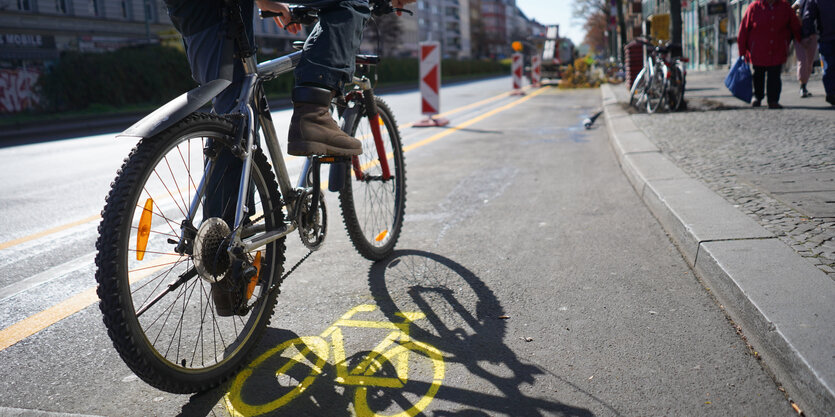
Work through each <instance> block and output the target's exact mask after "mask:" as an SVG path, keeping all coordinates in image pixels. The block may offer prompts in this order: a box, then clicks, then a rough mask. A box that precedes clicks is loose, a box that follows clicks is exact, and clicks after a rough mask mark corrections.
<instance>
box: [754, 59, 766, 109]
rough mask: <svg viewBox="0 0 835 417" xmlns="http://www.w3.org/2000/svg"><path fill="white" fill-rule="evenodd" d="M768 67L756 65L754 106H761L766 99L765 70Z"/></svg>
mask: <svg viewBox="0 0 835 417" xmlns="http://www.w3.org/2000/svg"><path fill="white" fill-rule="evenodd" d="M766 68H767V67H761V66H759V65H754V77H753V79H754V106H759V105H760V103H761V102H762V101H763V97H765V69H766Z"/></svg>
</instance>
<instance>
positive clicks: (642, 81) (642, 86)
mask: <svg viewBox="0 0 835 417" xmlns="http://www.w3.org/2000/svg"><path fill="white" fill-rule="evenodd" d="M646 86H647V69H646V68H641V71H639V72H638V75H637V76H636V77H635V81H633V82H632V88H631V89H629V105H630V106H632V107H635V108H637V109H639V110H640V109H641V107H640V106H641V102H642V101H643V100H644V97H645V96H646V92H647V90H646Z"/></svg>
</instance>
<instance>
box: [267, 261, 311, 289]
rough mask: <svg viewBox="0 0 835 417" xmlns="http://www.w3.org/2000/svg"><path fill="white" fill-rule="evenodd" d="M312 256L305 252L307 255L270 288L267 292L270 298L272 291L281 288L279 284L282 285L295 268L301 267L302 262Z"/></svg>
mask: <svg viewBox="0 0 835 417" xmlns="http://www.w3.org/2000/svg"><path fill="white" fill-rule="evenodd" d="M312 254H313V251H308V252H307V255H304V256H302V258H301V259H299V261H298V262H296V264H295V265H293V267H292V268H290V270H289V271H287V272H285V273H284V275H282V276H281V278H280V279H279V280H278V282H276V283H275V284H273V286H272V288H270V292H269V294H270V296H272V293H273V291H277V290H278V287H279V286H281V283H283V282H284V280H285V279H286V278H287V277H288V276H290V274H292V273H293V272H294V271H295V270H296V268H298V267H299V266H301V264H302V262H304V261H306V260H307V258H309V257H310V255H312Z"/></svg>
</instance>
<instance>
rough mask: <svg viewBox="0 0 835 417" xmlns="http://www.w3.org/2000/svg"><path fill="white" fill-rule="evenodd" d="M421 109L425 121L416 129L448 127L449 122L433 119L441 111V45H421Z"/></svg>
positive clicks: (425, 43) (424, 43)
mask: <svg viewBox="0 0 835 417" xmlns="http://www.w3.org/2000/svg"><path fill="white" fill-rule="evenodd" d="M420 103H421V104H420V108H421V112H422V113H423V114H424V115H425V116H426V118H425V119H423V120H421V121H419V122H417V123H414V124H413V125H412V126H414V127H429V126H446V125H448V124H449V120H447V119H444V118H436V117H433V116H435V115H437V114H438V113H440V109H441V44H440V42H435V41H429V42H421V43H420Z"/></svg>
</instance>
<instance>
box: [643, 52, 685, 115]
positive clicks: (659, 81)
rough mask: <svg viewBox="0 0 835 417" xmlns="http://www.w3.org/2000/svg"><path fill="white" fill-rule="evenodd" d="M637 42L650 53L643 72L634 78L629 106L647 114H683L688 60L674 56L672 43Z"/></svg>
mask: <svg viewBox="0 0 835 417" xmlns="http://www.w3.org/2000/svg"><path fill="white" fill-rule="evenodd" d="M635 41H637V42H639V43H641V44H643V45H645V46H647V47H648V48H649V53H648V54H647V60H646V62H645V63H644V68H643V69H641V71H640V72H639V73H638V75H637V76H636V77H635V81H634V82H633V83H632V88H631V89H630V91H629V105H630V106H635V107H636V108H637V109H639V110H642V109H643V110H646V112H647V113H655V112H657V111H659V110H662V109H668V110H670V111H677V110H681V109H683V108H684V106H685V101H684V91H685V89H686V83H687V81H686V77H687V69H686V68H685V63H687V62H688V61H689V59H688V58H686V57H682V56H672V55H673V54H672V50H673V49H677V48H674V45H673V44H672V43H667V44H666V45H663V46H662V45H658V44H656V43H654V42H652V40H651V38H636V39H635Z"/></svg>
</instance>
